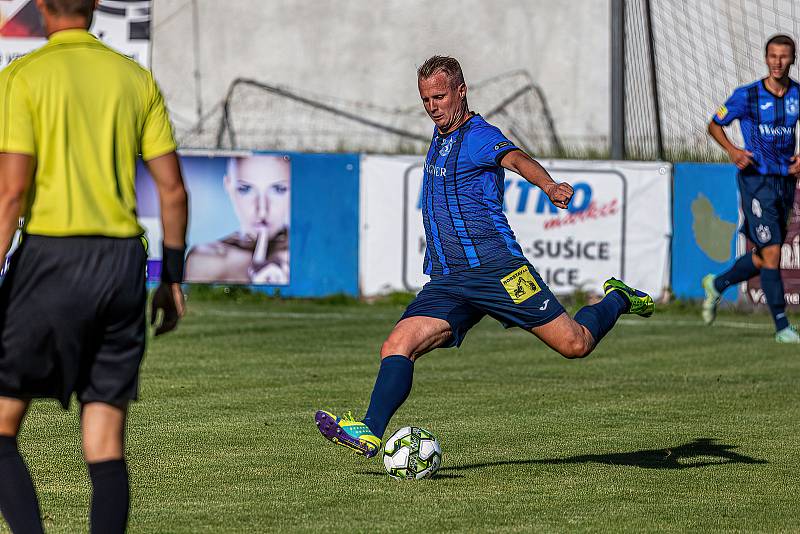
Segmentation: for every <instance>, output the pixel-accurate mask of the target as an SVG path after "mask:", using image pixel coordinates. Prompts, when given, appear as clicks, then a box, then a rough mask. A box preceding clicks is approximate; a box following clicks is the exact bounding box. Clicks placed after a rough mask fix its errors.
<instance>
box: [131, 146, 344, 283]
mask: <svg viewBox="0 0 800 534" xmlns="http://www.w3.org/2000/svg"><path fill="white" fill-rule="evenodd" d="M181 164H182V167H183V171H184V177H185V180H186V187H187V190H188V192H189V209H190V216H189V230H188V237H187V241H188V243H187V249H188V253H187V260H186V281H187V282H189V283H210V284H226V285H228V284H237V285H246V286H250V287H252V288H253V289H256V290H259V291H264V292H269V293H275V292H278V293H280V294H281V295H284V296H291V297H320V296H326V295H332V294H338V293H342V294H347V295H353V296H356V295H358V233H359V227H358V221H359V156H357V155H346V154H300V153H255V154H246V155H242V156H224V157H220V156H213V155H209V156H204V155H192V156H181ZM136 185H137V195H138V203H139V219H140V221H141V222H142V224H143V225H144V227H145V228H146V230H147V234H148V238H149V240H150V241H151V259H150V261H149V262H148V267H149V268H148V271H149V276H150V279H151V280H152V281H155V280H158V275H159V272H160V258H159V257H158V253H159V252H160V246H158V243H159V242H160V240H161V225H160V217H159V207H158V195H157V192H156V188H155V185H154V183H153V181H152V179H151V177H150V176H149V173H148V172H147V169H146V168H145V167H144V166H143V165H140V167H139V173H138V176H137V184H136Z"/></svg>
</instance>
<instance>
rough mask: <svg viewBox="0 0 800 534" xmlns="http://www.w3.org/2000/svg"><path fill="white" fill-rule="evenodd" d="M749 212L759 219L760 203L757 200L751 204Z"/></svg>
mask: <svg viewBox="0 0 800 534" xmlns="http://www.w3.org/2000/svg"><path fill="white" fill-rule="evenodd" d="M750 211H752V212H753V215H755V216H756V217H758V218H759V219H760V218H761V202H759V201H758V199H757V198H754V199H753V202H752V204H750Z"/></svg>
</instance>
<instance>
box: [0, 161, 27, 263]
mask: <svg viewBox="0 0 800 534" xmlns="http://www.w3.org/2000/svg"><path fill="white" fill-rule="evenodd" d="M34 166H35V164H34V159H33V156H31V155H29V154H14V153H10V152H2V153H0V247H2V250H0V252H2V255H1V256H0V262H1V261H2V258H3V257H5V255H6V254H7V253H8V249H9V248H10V247H11V240H12V239H13V237H14V232H16V231H17V228H18V227H19V218H20V216H22V212H23V210H24V209H25V194H26V193H27V192H28V188H29V187H30V184H31V181H32V180H33V169H34Z"/></svg>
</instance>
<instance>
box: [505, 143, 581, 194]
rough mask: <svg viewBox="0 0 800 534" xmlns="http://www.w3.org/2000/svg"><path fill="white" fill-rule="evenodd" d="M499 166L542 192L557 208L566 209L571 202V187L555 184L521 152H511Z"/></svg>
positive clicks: (537, 164)
mask: <svg viewBox="0 0 800 534" xmlns="http://www.w3.org/2000/svg"><path fill="white" fill-rule="evenodd" d="M500 165H502V166H503V167H504V168H506V169H508V170H510V171H513V172H515V173H517V174H519V175H520V176H522V177H523V178H525V179H526V180H528V181H529V182H530V183H532V184H533V185H535V186H536V187H538V188H540V189H541V190H542V191H544V192H545V194H547V196H548V197H549V198H550V201H551V202H552V203H553V204H554V205H555V206H556V207H557V208H561V209H566V208H567V206H568V205H569V201H570V200H572V193H573V191H572V186H571V185H569V184H568V183H566V182H562V183H560V184H559V183H556V181H555V180H553V178H552V177H551V176H550V174H548V172H547V171H546V170H544V167H542V166H541V165H539V162H538V161H536V160H535V159H533V158H532V157H530V156H529V155H527V154H526V153H525V152H523V151H522V150H513V151H511V152H509V153H508V154H506V155H505V156H503V159H501V160H500Z"/></svg>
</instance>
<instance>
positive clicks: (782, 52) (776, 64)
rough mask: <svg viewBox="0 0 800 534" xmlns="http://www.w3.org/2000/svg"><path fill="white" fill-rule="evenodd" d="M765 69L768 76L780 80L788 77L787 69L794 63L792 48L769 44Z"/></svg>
mask: <svg viewBox="0 0 800 534" xmlns="http://www.w3.org/2000/svg"><path fill="white" fill-rule="evenodd" d="M766 60H767V67H768V68H769V75H770V77H771V78H774V79H775V80H780V79H782V78H785V77H786V76H788V75H789V67H791V66H792V63H794V56H793V55H792V47H791V46H789V45H784V44H771V45H769V46H768V47H767V57H766Z"/></svg>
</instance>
